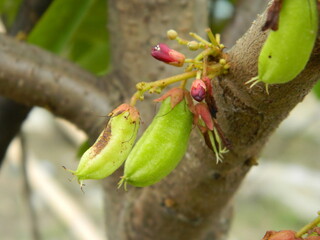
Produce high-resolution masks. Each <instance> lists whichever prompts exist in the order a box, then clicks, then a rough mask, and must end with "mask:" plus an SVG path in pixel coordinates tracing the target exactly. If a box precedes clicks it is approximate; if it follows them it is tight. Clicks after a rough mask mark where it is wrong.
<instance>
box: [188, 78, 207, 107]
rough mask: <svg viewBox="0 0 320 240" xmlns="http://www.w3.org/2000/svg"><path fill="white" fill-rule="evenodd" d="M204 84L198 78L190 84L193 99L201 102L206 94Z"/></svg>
mask: <svg viewBox="0 0 320 240" xmlns="http://www.w3.org/2000/svg"><path fill="white" fill-rule="evenodd" d="M206 90H207V87H206V84H205V83H204V82H203V81H202V80H200V79H196V80H194V81H193V82H192V85H191V96H192V98H193V99H194V100H196V101H198V102H201V101H202V100H203V99H204V98H205V96H206Z"/></svg>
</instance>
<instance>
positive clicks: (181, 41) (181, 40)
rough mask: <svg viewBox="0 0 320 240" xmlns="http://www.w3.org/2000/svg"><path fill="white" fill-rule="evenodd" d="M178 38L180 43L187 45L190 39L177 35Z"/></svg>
mask: <svg viewBox="0 0 320 240" xmlns="http://www.w3.org/2000/svg"><path fill="white" fill-rule="evenodd" d="M176 40H177V42H178V43H179V44H181V45H187V44H188V43H189V41H188V40H185V39H183V38H180V37H176Z"/></svg>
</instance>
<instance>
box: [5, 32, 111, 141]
mask: <svg viewBox="0 0 320 240" xmlns="http://www.w3.org/2000/svg"><path fill="white" fill-rule="evenodd" d="M0 79H1V80H0V94H1V95H3V96H5V97H8V98H11V99H13V100H15V101H17V102H20V103H23V104H26V105H30V106H34V105H36V106H41V107H44V108H46V109H48V110H50V111H51V112H53V113H54V114H56V115H57V116H61V117H64V118H66V119H67V120H70V121H71V122H73V123H75V124H76V125H77V126H78V127H80V128H82V129H83V130H85V131H86V132H87V133H91V134H92V135H93V136H94V135H97V132H98V130H97V128H100V127H101V122H102V121H103V118H101V116H105V115H106V114H107V113H108V112H109V111H110V106H109V105H108V100H107V98H106V96H105V94H104V93H103V92H102V91H100V90H99V89H98V88H97V87H95V85H96V84H97V79H96V78H95V77H94V76H93V75H91V74H90V73H88V72H86V71H84V70H82V69H80V68H79V67H77V66H75V65H74V64H71V63H69V62H67V61H66V60H63V59H61V58H59V57H57V56H55V55H52V54H50V53H48V52H46V51H44V50H42V49H40V48H37V47H35V46H31V45H28V44H26V43H22V42H18V41H16V40H14V39H12V38H9V37H7V36H5V35H3V34H1V35H0ZM99 118H100V119H99Z"/></svg>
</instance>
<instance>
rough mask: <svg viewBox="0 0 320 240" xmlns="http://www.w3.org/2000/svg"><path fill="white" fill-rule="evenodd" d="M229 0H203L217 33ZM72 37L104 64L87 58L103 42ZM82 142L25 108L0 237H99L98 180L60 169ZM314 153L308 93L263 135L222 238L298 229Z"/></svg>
mask: <svg viewBox="0 0 320 240" xmlns="http://www.w3.org/2000/svg"><path fill="white" fill-rule="evenodd" d="M4 2H7V4H8V2H10V1H4ZM4 2H3V3H2V5H1V4H0V9H1V10H2V11H3V9H5V8H4V7H3V6H5V4H4ZM12 2H13V1H12ZM233 4H234V1H228V0H214V1H211V2H210V5H209V9H210V14H209V15H210V22H211V24H212V26H213V29H216V30H217V31H218V32H220V31H222V29H223V27H224V26H225V25H226V24H227V23H228V21H229V20H230V18H231V17H232V14H233V10H234V9H233ZM1 6H2V8H1ZM94 6H95V7H96V8H97V9H98V8H99V9H100V7H99V6H96V5H94ZM7 7H8V6H7ZM103 10H105V9H103ZM104 12H105V11H104ZM101 15H103V12H102V11H101ZM100 17H101V19H103V17H105V16H100ZM104 19H106V17H105V18H104ZM105 24H106V23H102V24H101V26H103V27H104V26H105ZM88 26H91V25H90V24H88ZM85 28H86V24H82V29H85ZM2 31H4V28H2ZM81 32H82V34H81ZM105 36H106V33H101V36H100V37H101V39H103V38H104V37H105ZM77 38H78V40H77V41H74V44H73V45H72V46H73V47H72V48H70V49H69V50H68V51H69V54H70V53H71V52H72V53H73V54H70V55H71V56H73V60H74V61H76V62H78V64H80V65H82V66H83V67H86V68H87V69H88V70H91V71H93V72H96V73H97V74H99V73H100V74H102V73H105V72H106V71H107V69H106V66H105V64H104V65H101V66H100V65H99V66H96V65H92V64H91V63H92V59H99V58H100V57H103V58H104V59H106V58H107V56H101V52H102V50H103V49H104V51H105V52H106V54H107V49H108V48H107V46H106V45H105V43H104V42H103V41H101V42H100V41H99V40H95V41H96V43H97V44H95V46H96V48H95V49H90V48H88V47H87V45H86V39H85V38H86V36H85V34H83V31H79V33H78V34H77ZM79 39H80V40H79ZM97 39H100V38H99V37H97ZM99 44H101V45H100V46H99ZM88 46H89V45H88ZM79 49H80V50H79ZM83 49H85V51H84V50H83ZM80 52H81V53H82V54H79V53H80ZM90 58H91V61H89V60H90ZM88 59H89V60H88ZM85 140H86V136H85V134H84V133H83V132H81V131H79V130H78V129H76V128H75V127H74V126H73V125H71V124H69V123H68V122H66V121H64V120H61V119H58V118H56V117H54V116H53V115H52V114H50V113H49V112H47V111H45V110H43V109H40V108H34V109H33V110H32V112H31V114H30V115H29V117H28V119H27V121H25V123H24V125H23V129H22V131H21V133H20V134H19V136H17V138H16V139H15V140H14V141H13V142H12V144H11V145H10V148H9V151H8V152H7V155H6V159H5V161H4V164H3V166H2V168H1V173H0V202H1V205H0V232H1V239H9V240H10V239H13V240H16V239H17V240H20V239H21V240H22V239H23V240H29V239H30V240H31V239H37V238H36V237H38V239H48V240H49V239H61V240H63V239H90V240H100V239H101V240H102V239H106V238H105V229H104V219H103V204H102V203H103V191H102V188H101V186H100V181H86V186H85V187H84V192H82V191H81V189H80V187H79V185H78V183H77V181H76V180H73V179H72V175H71V174H70V173H69V172H68V171H66V170H65V169H64V168H63V167H62V166H65V167H66V168H69V169H75V168H76V166H77V161H78V158H77V151H78V150H79V147H80V145H81V144H82V143H83V142H84V141H85ZM319 156H320V102H319V100H318V98H317V96H316V94H315V93H311V94H309V95H308V96H307V97H306V99H305V100H304V101H303V102H302V103H301V104H299V105H298V106H297V107H296V109H295V110H294V111H293V112H292V113H291V114H290V116H289V117H288V118H287V119H286V120H285V121H284V122H283V123H282V124H281V126H280V127H279V128H278V129H277V131H276V132H275V134H274V135H273V136H272V137H271V138H270V140H269V142H268V143H267V146H266V148H265V149H264V152H263V154H262V156H261V157H260V159H259V160H258V163H259V164H258V166H255V167H253V168H252V170H251V171H250V172H249V174H248V176H247V177H246V179H245V181H244V182H243V184H242V187H241V188H240V190H239V191H238V193H237V194H236V196H235V198H234V202H235V209H234V220H233V223H232V229H231V232H230V234H229V239H230V240H245V239H246V240H247V239H261V238H262V237H263V235H264V233H265V232H266V231H267V230H281V229H294V230H298V229H299V228H301V227H302V226H303V225H305V224H306V223H308V222H310V221H311V220H312V219H313V218H315V217H316V215H317V211H319V210H320V201H319V199H320V184H319V182H320V174H319V169H320V161H319V159H318V158H319ZM26 179H28V181H27V183H28V184H26V181H25V180H26ZM109 240H114V239H109Z"/></svg>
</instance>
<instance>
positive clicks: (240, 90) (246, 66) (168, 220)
mask: <svg viewBox="0 0 320 240" xmlns="http://www.w3.org/2000/svg"><path fill="white" fill-rule="evenodd" d="M262 19H263V18H261V17H259V18H258V19H257V20H256V22H255V23H254V24H253V25H252V27H251V29H250V30H249V31H248V32H247V33H246V34H245V35H244V36H243V37H242V38H241V39H240V40H239V41H238V42H237V44H236V45H235V46H234V47H233V48H232V49H231V50H230V52H229V61H230V63H231V66H232V67H231V72H230V74H228V75H227V76H225V77H223V78H221V79H219V80H215V81H214V86H215V88H214V89H215V97H216V99H217V105H218V109H219V112H218V120H219V123H220V124H221V126H222V129H223V131H224V132H225V134H226V135H227V137H228V138H229V139H230V140H231V141H232V143H233V149H232V150H231V151H230V153H228V154H227V155H226V158H225V160H224V162H223V163H222V164H219V165H216V163H215V159H214V156H213V154H212V152H210V151H209V150H208V149H207V148H206V146H205V144H204V143H203V141H202V139H201V138H200V136H199V135H198V134H197V132H193V134H192V139H191V142H190V147H189V150H188V153H187V154H186V156H185V158H184V159H183V161H182V162H181V164H180V165H179V166H178V168H177V169H175V171H174V172H173V173H172V174H170V175H169V176H168V177H166V178H165V179H164V180H162V181H161V182H159V183H158V184H155V185H154V186H152V187H147V188H143V189H138V188H131V189H130V190H129V193H127V194H126V195H125V196H123V194H122V193H119V192H117V191H115V190H112V184H110V183H113V184H114V185H113V188H115V183H114V182H112V179H111V180H109V181H110V182H109V184H110V185H108V186H107V189H108V191H109V194H108V195H107V196H108V197H107V203H108V205H107V207H108V208H107V209H108V211H107V213H106V214H107V215H109V216H108V218H109V219H112V221H113V222H114V224H112V223H110V230H109V234H110V236H111V238H112V239H115V238H116V239H121V240H122V239H126V240H127V239H139V240H143V239H157V240H161V239H168V238H169V239H172V240H180V239H188V240H204V239H223V238H224V237H225V235H224V233H225V228H227V227H228V222H229V221H228V220H229V218H228V216H229V214H226V213H229V211H228V210H229V209H230V208H229V207H230V201H231V199H232V197H233V195H234V194H235V192H236V190H237V189H238V187H239V185H240V183H241V181H242V180H243V178H244V177H245V175H246V173H247V172H248V170H249V169H250V167H251V166H252V165H253V164H255V163H256V157H257V156H258V154H259V153H260V151H261V149H262V147H263V145H264V143H265V142H266V141H267V138H268V137H269V136H270V134H271V133H272V132H273V131H274V129H275V128H276V127H277V126H278V125H279V123H280V122H281V121H282V120H283V119H284V118H285V117H286V116H287V115H288V113H289V112H290V111H291V110H292V108H293V107H294V106H295V105H296V104H297V103H298V102H300V101H301V100H302V99H303V97H304V96H305V95H306V94H307V93H308V92H309V91H310V89H311V88H312V86H313V84H314V83H315V82H316V80H317V79H318V78H319V77H320V72H319V71H320V66H319V64H320V59H319V42H318V43H317V45H316V47H315V51H314V54H313V55H312V57H311V59H310V62H309V64H308V66H307V68H306V69H305V70H304V71H303V72H302V73H301V74H300V75H299V76H298V77H297V79H295V80H294V81H292V82H290V83H288V84H285V85H275V86H272V87H271V88H270V92H271V93H270V95H267V94H266V93H265V90H264V88H263V86H261V85H259V86H257V87H256V88H254V89H253V90H249V88H248V87H247V86H245V85H244V82H245V81H247V80H249V79H250V78H251V77H253V76H255V75H256V74H257V58H258V55H259V52H260V49H261V46H262V44H263V42H264V40H265V38H266V33H262V32H261V31H260V29H261V25H262V21H263V20H262ZM119 196H121V198H120V197H119ZM110 199H111V200H110ZM119 212H120V213H119ZM109 222H110V221H109ZM115 232H116V233H115Z"/></svg>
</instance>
